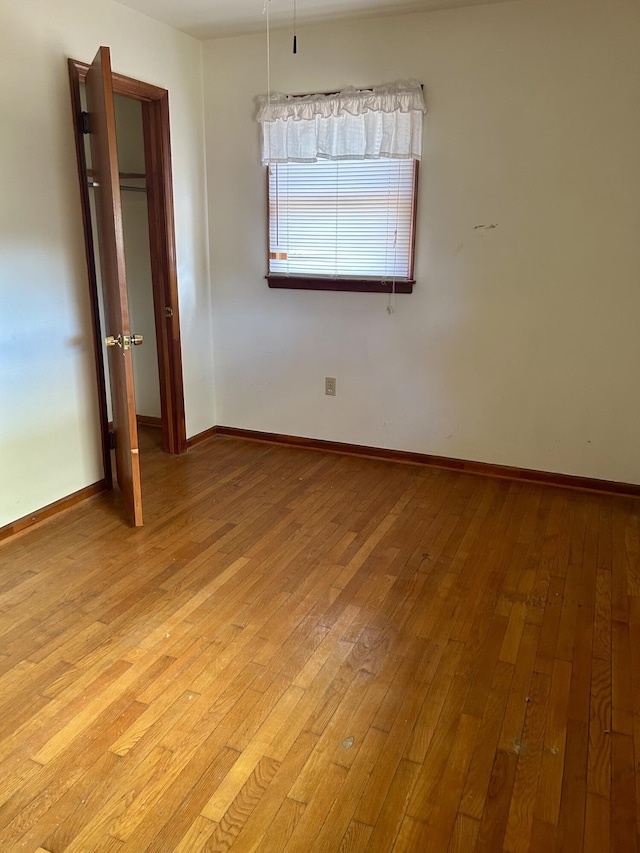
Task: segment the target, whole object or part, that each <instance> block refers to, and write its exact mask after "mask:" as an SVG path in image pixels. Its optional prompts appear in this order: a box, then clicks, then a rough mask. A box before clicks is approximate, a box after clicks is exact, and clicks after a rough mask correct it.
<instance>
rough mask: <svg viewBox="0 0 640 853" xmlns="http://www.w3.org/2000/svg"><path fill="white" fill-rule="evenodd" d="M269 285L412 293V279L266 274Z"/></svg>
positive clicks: (293, 288) (294, 288)
mask: <svg viewBox="0 0 640 853" xmlns="http://www.w3.org/2000/svg"><path fill="white" fill-rule="evenodd" d="M265 278H266V279H267V281H268V282H269V287H275V288H285V289H289V290H341V291H352V292H354V293H391V292H392V291H393V292H394V293H413V285H414V284H415V280H414V279H410V280H408V281H406V280H404V281H396V282H395V283H392V282H390V281H383V280H381V279H369V278H315V277H314V276H289V275H266V276H265Z"/></svg>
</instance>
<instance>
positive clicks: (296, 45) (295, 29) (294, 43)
mask: <svg viewBox="0 0 640 853" xmlns="http://www.w3.org/2000/svg"><path fill="white" fill-rule="evenodd" d="M296 12H297V9H296V0H293V52H294V53H297V52H298V35H297V29H298V27H297V22H296V17H297V15H296Z"/></svg>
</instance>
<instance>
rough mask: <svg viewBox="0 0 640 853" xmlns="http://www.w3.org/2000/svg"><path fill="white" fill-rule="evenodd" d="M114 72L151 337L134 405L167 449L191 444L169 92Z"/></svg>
mask: <svg viewBox="0 0 640 853" xmlns="http://www.w3.org/2000/svg"><path fill="white" fill-rule="evenodd" d="M102 50H106V49H102ZM68 64H69V77H70V83H71V97H72V105H73V111H74V118H75V129H76V134H75V136H76V153H77V159H78V170H79V176H80V190H81V199H82V210H83V221H84V232H85V245H86V257H87V268H88V274H89V288H90V297H91V306H92V320H93V332H94V355H95V362H96V373H97V379H98V396H99V406H100V424H101V431H102V448H103V462H104V471H105V480H106V482H107V484H108V485H109V486H112V483H113V472H112V466H111V447H112V436H111V435H110V430H109V422H110V416H111V412H110V387H109V380H108V371H107V370H106V369H105V364H106V348H105V329H104V325H103V321H102V317H103V316H104V313H103V311H102V301H103V300H102V288H101V282H100V271H99V267H100V265H99V264H97V262H96V257H97V246H96V244H95V237H94V234H95V231H94V228H93V227H92V207H93V206H94V200H93V198H92V190H91V184H92V178H93V175H92V168H91V159H90V158H91V154H90V147H89V146H88V145H87V144H86V141H85V140H86V138H87V135H88V133H89V130H90V128H89V120H88V119H89V117H88V112H87V110H86V108H85V107H84V105H83V100H84V93H83V88H84V87H83V84H84V82H85V79H86V76H87V72H88V70H89V67H90V66H88V65H86V64H85V63H81V62H77V61H76V60H72V59H70V60H69V63H68ZM111 80H112V91H113V97H114V106H115V111H116V130H117V149H118V159H119V160H120V164H119V171H120V175H119V177H120V190H121V192H120V198H121V211H120V215H121V216H122V222H123V226H124V227H123V233H124V241H125V257H126V266H127V289H128V291H129V306H130V312H131V320H132V324H133V325H132V326H131V328H132V342H133V343H135V342H136V341H135V340H133V338H135V337H136V335H142V337H143V338H144V343H145V346H144V347H141V348H139V350H138V349H136V358H135V359H134V361H133V365H134V375H135V382H134V386H135V388H136V393H135V398H136V399H135V413H136V415H137V416H138V419H139V422H140V423H141V424H145V425H150V424H151V425H154V426H159V427H161V429H162V448H163V450H164V451H165V452H167V453H182V452H184V451H186V449H187V441H186V425H185V414H184V390H183V379H182V354H181V345H180V325H179V308H178V293H177V274H176V257H175V237H174V219H173V189H172V173H171V153H170V136H169V106H168V92H167V91H166V90H165V89H161V88H159V87H156V86H152V85H150V84H146V83H143V82H141V81H137V80H133V79H131V78H128V77H124V76H122V75H118V74H112V75H111ZM134 332H135V333H136V334H135V335H134V334H133V333H134ZM134 452H137V451H134ZM136 523H138V522H136Z"/></svg>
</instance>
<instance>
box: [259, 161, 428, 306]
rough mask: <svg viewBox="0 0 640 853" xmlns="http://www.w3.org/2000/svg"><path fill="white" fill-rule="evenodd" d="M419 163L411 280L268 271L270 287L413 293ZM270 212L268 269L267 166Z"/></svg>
mask: <svg viewBox="0 0 640 853" xmlns="http://www.w3.org/2000/svg"><path fill="white" fill-rule="evenodd" d="M419 171H420V161H419V160H414V161H413V193H412V205H411V233H410V234H409V277H408V278H403V279H398V280H396V281H393V280H391V279H388V278H384V279H383V278H375V277H374V278H349V277H348V276H318V275H281V274H275V273H270V272H267V274H266V275H265V279H266V280H267V282H268V284H269V287H270V288H274V289H285V290H325V291H341V292H352V293H413V285H414V284H415V283H416V281H415V278H414V274H413V270H414V262H415V250H416V219H417V208H418V172H419ZM265 187H266V213H267V252H266V254H267V269H268V268H269V226H270V221H269V207H270V205H269V201H270V199H269V167H268V166H266V167H265Z"/></svg>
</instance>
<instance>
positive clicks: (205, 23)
mask: <svg viewBox="0 0 640 853" xmlns="http://www.w3.org/2000/svg"><path fill="white" fill-rule="evenodd" d="M117 2H119V3H121V5H123V6H129V8H131V9H137V10H138V11H139V12H142V13H143V14H145V15H148V16H149V17H150V18H155V19H156V20H158V21H163V22H164V23H165V24H169V25H170V26H172V27H175V28H176V29H177V30H182V31H183V32H185V33H188V34H189V35H192V36H195V37H196V38H200V39H207V38H216V37H217V36H226V35H236V34H240V33H250V32H259V31H262V30H264V26H265V23H264V22H265V18H264V14H263V12H264V5H265V2H268V3H269V17H270V21H271V25H272V26H274V27H278V26H291V23H292V20H293V4H294V0H117ZM295 2H296V7H297V19H298V22H299V23H300V24H307V23H314V22H318V21H326V20H328V19H330V18H345V17H356V16H360V15H369V16H370V15H388V14H393V13H400V12H417V11H426V10H434V9H453V8H456V7H459V6H482V5H486V4H488V3H495V2H508V0H295Z"/></svg>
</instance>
